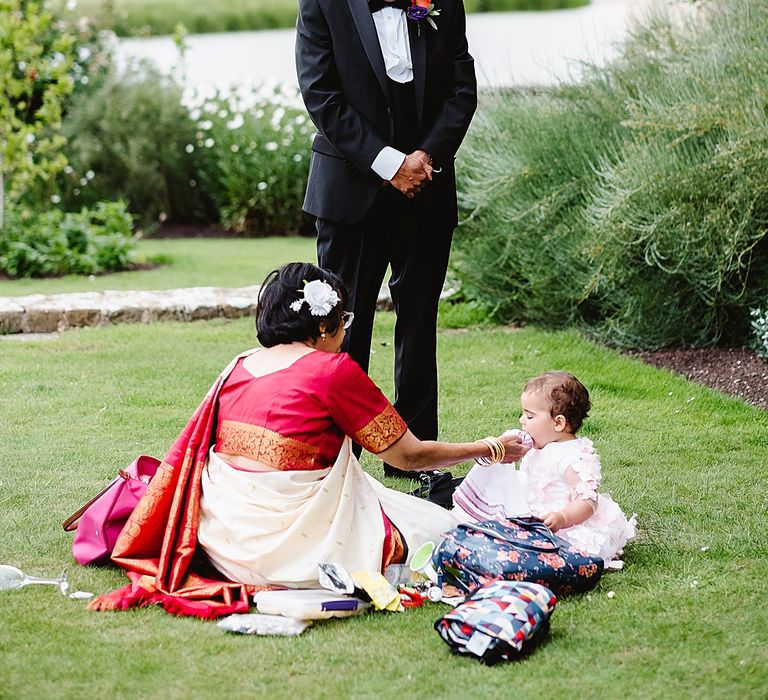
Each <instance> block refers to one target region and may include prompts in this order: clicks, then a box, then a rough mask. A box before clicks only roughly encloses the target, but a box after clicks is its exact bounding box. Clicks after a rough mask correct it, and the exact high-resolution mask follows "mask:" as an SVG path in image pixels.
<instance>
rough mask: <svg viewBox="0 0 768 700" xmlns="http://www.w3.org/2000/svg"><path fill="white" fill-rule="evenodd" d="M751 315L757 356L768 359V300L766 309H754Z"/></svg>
mask: <svg viewBox="0 0 768 700" xmlns="http://www.w3.org/2000/svg"><path fill="white" fill-rule="evenodd" d="M750 313H751V315H752V319H753V320H752V330H753V333H754V337H755V345H756V349H757V354H758V355H760V357H765V358H767V359H768V300H767V301H766V305H765V308H764V309H752V310H751V311H750Z"/></svg>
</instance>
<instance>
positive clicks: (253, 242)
mask: <svg viewBox="0 0 768 700" xmlns="http://www.w3.org/2000/svg"><path fill="white" fill-rule="evenodd" d="M138 252H139V254H140V255H142V256H144V257H146V258H158V257H160V258H162V259H164V260H167V264H164V265H162V266H160V267H157V268H155V269H153V270H139V271H136V272H120V273H118V274H112V275H101V276H98V277H93V278H92V279H89V278H88V277H83V276H81V275H68V276H66V277H58V278H55V279H19V280H0V296H21V295H26V294H60V293H64V292H100V291H103V290H105V289H174V288H176V287H245V286H248V285H252V284H261V282H262V281H263V280H264V277H265V276H266V274H267V273H268V272H269V271H270V270H272V269H273V268H275V267H276V266H277V265H281V264H283V263H286V262H290V261H293V260H308V261H312V262H314V261H315V260H316V259H317V257H316V255H315V239H314V238H299V237H282V238H183V239H145V240H141V241H139V244H138Z"/></svg>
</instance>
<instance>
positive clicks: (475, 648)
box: [435, 581, 557, 666]
mask: <svg viewBox="0 0 768 700" xmlns="http://www.w3.org/2000/svg"><path fill="white" fill-rule="evenodd" d="M556 603H557V599H556V598H555V596H554V594H553V593H552V591H550V590H549V589H548V588H546V587H545V586H540V585H539V584H537V583H524V582H520V581H496V582H495V583H490V584H488V585H487V586H483V587H482V588H478V589H477V591H475V593H474V594H473V595H472V596H470V597H469V598H467V599H466V600H465V601H464V602H463V603H460V604H459V605H457V606H456V607H455V608H454V609H453V610H451V611H450V612H449V613H447V614H445V615H443V617H441V618H440V619H439V620H438V621H437V622H435V629H436V630H437V633H438V634H439V635H440V636H441V637H442V638H443V641H444V642H445V643H446V644H447V645H448V646H449V647H450V648H451V651H452V652H453V653H454V654H472V655H474V656H476V657H477V658H478V659H479V660H480V661H482V662H483V663H485V664H487V665H489V666H490V665H492V664H495V663H497V662H499V661H510V660H512V659H516V658H519V657H521V656H523V655H524V654H527V653H529V652H530V651H532V650H533V649H534V647H536V646H537V645H538V644H539V643H540V642H541V640H542V639H543V638H544V637H545V635H546V634H547V632H548V631H549V618H550V617H551V615H552V612H553V611H554V609H555V604H556Z"/></svg>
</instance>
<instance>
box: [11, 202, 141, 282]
mask: <svg viewBox="0 0 768 700" xmlns="http://www.w3.org/2000/svg"><path fill="white" fill-rule="evenodd" d="M132 228H133V221H132V218H131V215H130V214H129V213H128V212H127V211H126V208H125V204H124V203H123V202H99V203H97V204H96V205H95V206H94V207H93V208H91V209H85V208H84V209H83V210H82V211H80V212H79V213H65V212H62V211H61V210H59V209H53V210H51V211H48V212H45V213H42V214H33V213H30V212H24V213H22V212H19V211H18V210H15V211H14V212H12V213H11V214H10V215H9V216H8V217H7V218H6V221H5V224H4V226H3V227H2V228H0V273H2V274H4V275H7V276H9V277H51V276H55V275H64V274H70V273H72V274H97V273H100V272H111V271H116V270H122V269H125V268H127V267H129V266H130V265H131V264H133V263H134V262H135V261H136V257H135V252H134V248H135V238H134V236H133V233H132Z"/></svg>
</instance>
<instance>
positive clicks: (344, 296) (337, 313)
mask: <svg viewBox="0 0 768 700" xmlns="http://www.w3.org/2000/svg"><path fill="white" fill-rule="evenodd" d="M313 280H320V281H321V282H327V283H328V284H330V285H331V287H333V289H334V290H335V291H336V293H337V294H338V295H339V298H340V299H341V301H340V302H339V303H338V304H336V306H334V307H333V309H331V312H330V313H329V314H328V315H327V316H313V315H312V314H311V313H310V310H309V306H308V304H302V305H301V307H300V308H299V310H298V311H294V310H293V309H292V308H291V303H292V302H294V301H296V300H297V299H303V298H304V297H303V295H302V291H303V289H304V285H305V284H306V283H307V282H312V281H313ZM348 301H349V290H348V289H347V286H346V285H345V284H344V282H343V281H342V279H341V277H339V276H338V275H336V274H334V273H333V272H331V271H330V270H323V269H322V268H320V267H317V265H312V264H311V263H300V262H295V263H287V264H286V265H283V266H282V267H280V268H278V269H277V270H272V272H270V273H269V274H268V275H267V277H266V279H265V280H264V282H263V283H262V285H261V291H260V292H259V301H258V303H257V304H256V337H257V338H258V339H259V342H260V343H261V344H262V345H263V346H264V347H265V348H271V347H272V346H274V345H280V344H281V343H293V342H295V341H304V340H316V339H317V338H319V337H320V324H321V323H322V324H324V325H325V331H326V333H328V334H329V335H334V334H335V333H336V332H337V331H338V330H339V328H341V326H342V325H343V323H344V321H343V315H344V311H345V309H346V306H347V302H348Z"/></svg>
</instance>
